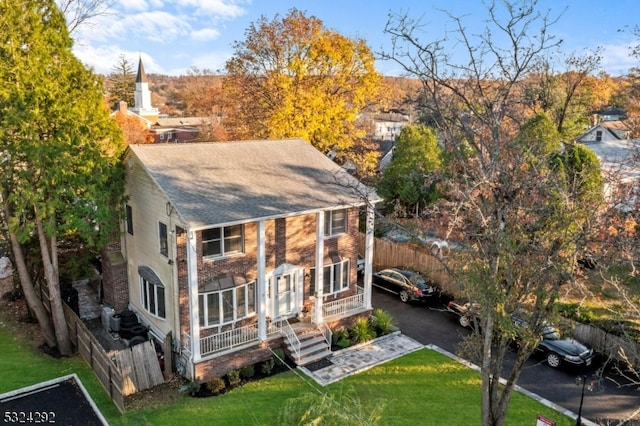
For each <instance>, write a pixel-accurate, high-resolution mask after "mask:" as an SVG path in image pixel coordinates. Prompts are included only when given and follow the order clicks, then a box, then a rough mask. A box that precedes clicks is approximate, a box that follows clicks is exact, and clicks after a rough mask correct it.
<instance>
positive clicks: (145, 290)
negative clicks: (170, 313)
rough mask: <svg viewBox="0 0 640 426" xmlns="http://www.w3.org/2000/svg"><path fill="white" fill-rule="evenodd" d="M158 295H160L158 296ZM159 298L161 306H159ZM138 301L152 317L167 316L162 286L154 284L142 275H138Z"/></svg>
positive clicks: (163, 317) (164, 317)
mask: <svg viewBox="0 0 640 426" xmlns="http://www.w3.org/2000/svg"><path fill="white" fill-rule="evenodd" d="M158 295H162V296H161V297H158ZM160 299H161V302H162V306H160ZM140 303H141V304H142V307H143V308H144V310H145V311H147V312H149V313H150V314H151V315H153V316H154V317H156V318H162V319H166V318H167V299H166V294H165V291H164V287H162V286H159V285H155V284H153V283H151V282H149V281H147V280H146V279H145V278H144V277H140ZM161 308H162V309H161Z"/></svg>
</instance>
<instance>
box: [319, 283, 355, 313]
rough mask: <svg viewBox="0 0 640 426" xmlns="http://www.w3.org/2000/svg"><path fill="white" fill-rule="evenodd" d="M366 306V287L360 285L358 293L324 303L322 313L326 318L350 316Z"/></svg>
mask: <svg viewBox="0 0 640 426" xmlns="http://www.w3.org/2000/svg"><path fill="white" fill-rule="evenodd" d="M363 308H364V289H363V288H362V287H358V294H355V295H353V296H349V297H345V298H344V299H340V300H334V301H332V302H325V303H323V304H322V315H323V317H324V319H325V320H327V319H332V318H336V317H338V318H340V317H345V316H349V315H350V314H352V313H355V312H357V311H359V310H362V309H363Z"/></svg>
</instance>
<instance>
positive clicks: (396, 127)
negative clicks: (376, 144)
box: [372, 112, 410, 141]
mask: <svg viewBox="0 0 640 426" xmlns="http://www.w3.org/2000/svg"><path fill="white" fill-rule="evenodd" d="M372 120H373V126H374V127H373V138H374V139H378V140H383V141H385V140H395V138H396V137H398V135H399V134H400V132H401V131H402V129H404V128H405V127H407V126H408V125H409V124H410V120H409V116H408V115H405V114H401V113H398V112H387V113H380V114H376V115H374V116H373V117H372Z"/></svg>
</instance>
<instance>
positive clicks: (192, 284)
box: [178, 230, 201, 362]
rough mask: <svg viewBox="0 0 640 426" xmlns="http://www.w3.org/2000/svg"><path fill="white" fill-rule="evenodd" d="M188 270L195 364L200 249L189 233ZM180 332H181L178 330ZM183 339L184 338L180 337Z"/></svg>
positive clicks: (197, 353) (198, 337)
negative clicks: (198, 258)
mask: <svg viewBox="0 0 640 426" xmlns="http://www.w3.org/2000/svg"><path fill="white" fill-rule="evenodd" d="M187 232H188V234H187V262H188V264H187V268H188V269H189V284H188V286H189V307H190V309H189V312H190V315H189V316H190V323H191V324H190V328H191V354H192V357H193V361H194V362H198V361H200V358H201V355H200V310H199V306H198V261H197V256H198V249H197V247H196V234H195V232H194V231H191V230H189V231H187ZM178 331H179V330H178ZM178 337H179V338H181V337H182V336H178Z"/></svg>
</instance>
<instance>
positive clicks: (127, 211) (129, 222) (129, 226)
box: [125, 204, 133, 235]
mask: <svg viewBox="0 0 640 426" xmlns="http://www.w3.org/2000/svg"><path fill="white" fill-rule="evenodd" d="M125 216H126V219H127V232H128V233H129V234H131V235H133V215H132V213H131V206H130V205H128V204H127V205H126V206H125Z"/></svg>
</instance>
